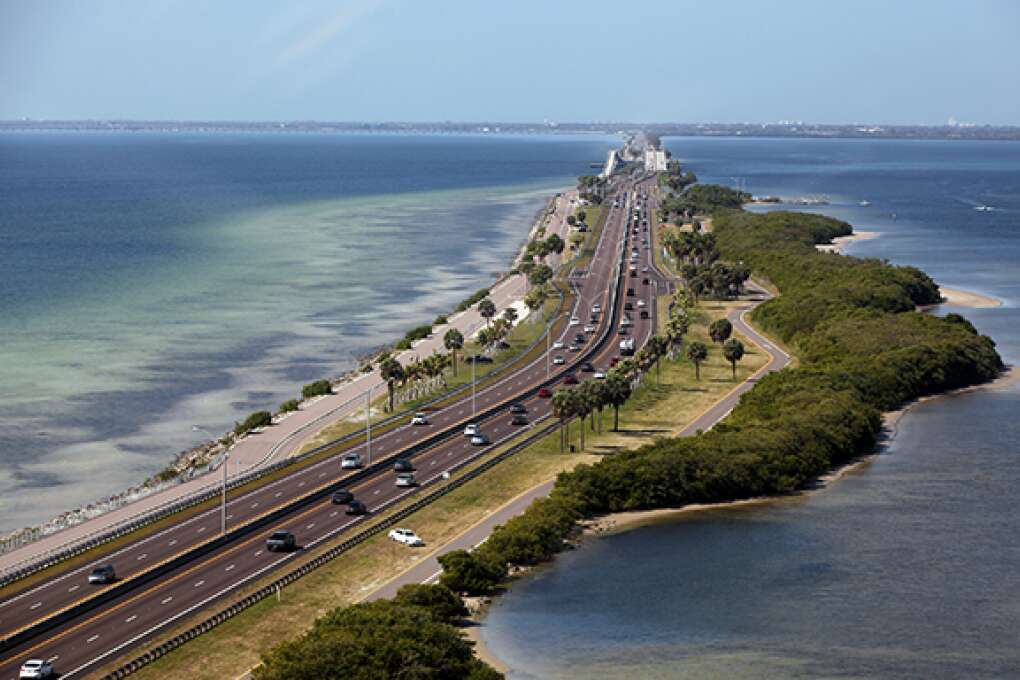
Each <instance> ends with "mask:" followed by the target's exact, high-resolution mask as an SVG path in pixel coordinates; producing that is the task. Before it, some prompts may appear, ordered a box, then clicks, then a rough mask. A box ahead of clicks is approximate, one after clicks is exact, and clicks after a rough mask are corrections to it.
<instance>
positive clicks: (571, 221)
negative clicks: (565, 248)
mask: <svg viewBox="0 0 1020 680" xmlns="http://www.w3.org/2000/svg"><path fill="white" fill-rule="evenodd" d="M567 224H569V225H570V226H572V227H573V226H574V225H576V224H577V218H576V217H574V216H573V215H567Z"/></svg>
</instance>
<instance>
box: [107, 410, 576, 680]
mask: <svg viewBox="0 0 1020 680" xmlns="http://www.w3.org/2000/svg"><path fill="white" fill-rule="evenodd" d="M557 427H559V424H558V423H555V422H554V423H551V424H549V425H546V426H544V427H543V428H541V429H540V430H538V431H536V432H534V433H532V434H531V435H530V436H529V437H528V438H527V439H525V440H524V441H522V442H519V443H517V444H515V445H513V446H512V447H510V448H509V449H507V450H506V451H504V452H502V453H500V454H498V455H496V456H493V457H492V458H490V459H489V460H487V461H485V462H484V463H482V464H481V465H479V466H478V467H476V468H474V469H473V470H471V471H469V472H467V473H465V474H464V475H462V476H460V477H458V478H456V479H454V480H452V481H451V482H450V483H448V484H446V485H445V486H443V488H441V489H437V490H435V491H433V492H431V493H429V494H427V495H426V496H423V497H422V498H419V499H418V500H416V501H415V502H413V503H411V504H410V505H408V506H407V507H405V508H402V509H401V510H398V511H397V512H395V513H394V514H392V515H391V516H389V517H387V518H386V519H384V520H382V521H380V522H379V523H377V524H375V525H373V526H371V527H369V528H368V529H365V530H364V531H361V532H359V533H357V534H355V535H354V536H351V537H350V538H348V539H347V540H345V541H343V542H341V543H339V544H338V545H336V546H334V547H332V548H330V549H329V550H327V551H326V552H324V553H323V554H321V555H319V556H318V557H316V558H314V559H312V560H310V561H308V562H306V563H305V564H303V565H301V566H300V567H297V568H295V569H292V570H291V571H289V572H288V573H286V574H284V575H283V576H280V577H279V578H277V579H275V580H273V581H272V582H271V583H269V584H267V585H265V586H263V587H261V588H259V589H258V590H256V591H255V592H254V593H252V594H250V595H248V596H246V597H244V598H242V599H240V600H238V601H237V602H235V603H234V604H232V605H230V606H228V607H226V608H224V609H222V610H220V611H219V612H217V613H216V614H213V615H212V616H209V617H207V618H206V619H204V620H203V621H201V622H199V623H197V624H195V625H193V626H191V627H190V628H188V629H187V630H185V631H184V632H182V633H179V634H177V635H175V636H174V637H172V638H170V639H169V640H166V641H164V642H162V643H160V644H158V645H156V646H155V647H153V648H151V649H149V650H148V651H147V652H145V653H143V654H141V655H139V656H137V657H135V658H134V659H132V660H131V661H128V662H127V663H125V664H123V665H121V666H120V667H118V668H116V669H114V670H113V671H111V672H109V673H107V674H106V675H104V676H103V680H120V679H121V678H126V677H127V676H129V675H131V674H132V673H135V672H137V671H139V670H141V669H142V668H143V667H145V666H147V665H149V664H150V663H152V662H153V661H155V660H156V659H159V658H160V657H162V656H164V655H166V654H168V653H169V652H172V651H173V650H175V649H177V648H178V647H180V646H181V645H183V644H184V643H186V642H189V641H190V640H193V639H194V638H196V637H198V636H199V635H202V634H203V633H207V632H209V631H210V630H212V629H213V628H215V627H217V626H219V625H220V624H222V623H224V622H226V621H228V620H230V619H232V618H233V617H235V616H237V615H238V614H240V613H241V612H243V611H244V610H246V609H248V608H249V607H251V606H252V605H254V604H256V603H257V602H261V601H262V600H264V599H266V598H267V597H270V596H272V595H275V594H276V593H277V592H278V591H279V590H280V589H282V588H284V587H286V586H288V585H290V584H292V583H294V582H295V581H297V580H298V579H299V578H301V577H303V576H306V575H308V574H310V573H311V572H313V571H315V570H316V569H318V568H319V567H322V566H324V565H326V564H328V563H329V562H332V561H333V560H335V559H336V558H337V557H340V556H341V555H343V554H344V553H346V552H347V551H349V550H351V549H352V548H354V547H356V546H358V545H360V544H362V543H364V542H365V541H367V540H368V539H370V538H372V537H373V536H376V535H378V534H380V533H382V532H383V531H385V530H386V529H389V528H390V527H392V526H393V525H394V524H396V523H397V522H400V521H401V520H403V519H405V518H407V517H408V516H410V515H412V514H413V513H415V512H417V511H418V510H421V509H422V508H424V507H425V506H427V505H429V504H431V503H433V502H435V501H436V500H438V499H440V498H442V497H443V496H445V495H446V494H448V493H450V492H451V491H453V490H455V489H457V488H459V487H461V486H463V485H464V484H466V483H467V482H469V481H471V480H473V479H475V478H477V477H479V476H480V475H481V474H482V473H484V472H487V471H489V470H490V469H492V468H493V467H495V466H496V465H498V464H499V463H501V462H503V461H504V460H506V459H507V458H509V457H510V456H512V455H514V454H516V453H519V452H520V451H523V450H524V449H525V448H527V447H528V446H530V445H531V444H533V443H534V442H536V441H538V440H539V439H541V438H542V437H544V436H546V435H548V434H550V433H551V432H553V431H555V430H556V428H557ZM470 462H471V461H464V463H463V465H467V464H468V463H470Z"/></svg>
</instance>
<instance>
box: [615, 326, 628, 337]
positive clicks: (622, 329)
mask: <svg viewBox="0 0 1020 680" xmlns="http://www.w3.org/2000/svg"><path fill="white" fill-rule="evenodd" d="M616 334H617V335H627V327H626V326H620V327H619V328H617V329H616Z"/></svg>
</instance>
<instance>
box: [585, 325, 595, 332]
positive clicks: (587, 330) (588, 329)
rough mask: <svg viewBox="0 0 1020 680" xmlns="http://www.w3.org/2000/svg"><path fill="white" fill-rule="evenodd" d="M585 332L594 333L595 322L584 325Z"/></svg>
mask: <svg viewBox="0 0 1020 680" xmlns="http://www.w3.org/2000/svg"><path fill="white" fill-rule="evenodd" d="M584 332H585V333H594V332H595V325H594V324H588V325H587V326H585V327H584Z"/></svg>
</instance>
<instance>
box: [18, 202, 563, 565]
mask: <svg viewBox="0 0 1020 680" xmlns="http://www.w3.org/2000/svg"><path fill="white" fill-rule="evenodd" d="M576 198H577V191H576V190H569V191H564V192H563V193H561V195H560V197H559V198H557V199H556V205H555V211H554V213H553V214H552V215H551V216H550V218H549V219H548V220H547V222H546V235H547V236H548V235H549V234H552V233H556V234H559V235H560V237H561V238H563V239H564V240H566V239H567V233H568V231H569V225H568V224H567V221H566V218H567V216H568V215H570V214H572V213H573V209H574V205H573V203H572V201H574V200H576ZM532 226H534V225H532ZM550 258H551V259H553V258H556V256H555V255H552V256H550ZM551 263H552V264H558V263H557V262H555V261H552V262H551ZM526 291H527V281H526V279H525V277H524V276H521V275H514V276H510V277H507V278H505V279H503V280H502V281H500V282H499V283H497V284H496V285H495V286H493V287H492V288H490V296H489V297H490V298H491V299H492V301H493V302H494V303H495V305H496V308H497V310H498V311H499V312H502V311H503V310H504V309H505V308H506V307H508V306H510V305H511V304H513V303H514V302H515V301H517V300H519V299H521V298H522V297H523V296H524V294H525V293H526ZM484 324H485V320H484V319H483V318H482V317H481V315H479V313H478V310H477V309H476V308H474V307H472V308H471V309H468V310H466V311H464V312H460V313H457V314H453V315H451V316H449V317H448V323H447V324H445V325H442V326H435V327H433V332H432V335H430V336H429V337H428V338H425V339H423V340H421V341H419V342H418V343H416V344H415V345H414V346H413V347H412V349H410V350H406V351H404V352H401V353H399V354H397V355H396V357H397V359H398V360H399V361H400V362H401V363H402V364H406V363H408V362H410V361H411V360H412V359H413V358H414V357H415V356H418V357H425V356H428V355H430V354H431V353H432V352H433V351H438V352H446V349H445V347H444V346H443V335H444V334H445V333H446V331H447V330H448V329H449V328H457V329H458V330H460V331H461V333H463V334H464V337H470V336H471V335H472V334H473V333H474V332H475V331H477V330H478V329H479V328H480V327H481V326H483V325H484ZM384 384H385V381H383V380H382V378H381V377H380V375H379V371H378V369H376V370H373V371H372V372H371V373H364V374H361V375H359V376H357V377H356V378H354V379H353V380H350V381H347V382H344V383H341V384H340V385H337V386H335V387H334V394H332V395H329V396H325V397H322V398H319V399H316V400H314V401H311V402H310V403H306V404H303V405H302V407H301V409H300V410H298V411H295V412H293V413H291V414H289V415H288V416H287V417H286V418H283V419H282V420H281V421H279V422H278V423H276V424H275V425H273V426H272V427H270V428H268V429H266V430H265V431H264V432H262V433H259V434H253V435H249V436H247V437H245V438H243V439H242V440H241V441H239V442H238V443H237V444H236V445H234V447H233V448H231V450H230V463H229V470H228V473H229V474H230V476H231V477H233V476H235V475H237V474H240V473H242V472H245V471H247V470H251V469H253V468H256V467H258V466H261V465H267V464H269V463H272V462H275V461H278V460H281V459H282V458H285V457H287V456H288V455H290V454H292V453H294V452H296V450H297V449H298V448H299V447H300V446H301V444H302V442H304V441H305V440H306V439H307V438H308V437H310V436H312V435H314V434H315V433H316V432H318V431H319V430H320V429H322V428H323V427H325V426H326V425H328V424H329V423H330V422H333V421H335V420H338V419H340V418H344V417H347V416H349V415H350V414H351V413H353V412H355V411H356V410H358V409H359V408H363V406H364V402H365V397H366V393H367V392H368V391H369V390H372V393H371V394H372V395H373V396H374V395H377V394H382V393H383V390H385V387H384ZM220 474H221V473H220V472H219V471H218V470H217V471H213V472H210V473H207V474H204V475H202V476H199V477H196V478H194V479H192V480H190V481H187V482H184V483H182V484H178V485H176V486H173V487H169V488H167V489H163V490H161V491H157V492H155V493H152V494H150V495H148V496H145V497H143V498H140V499H138V500H136V501H133V502H131V503H128V504H126V505H123V506H121V507H119V508H117V509H115V510H111V511H110V512H107V513H105V514H103V515H100V516H98V517H94V518H92V519H89V520H87V521H85V522H82V523H81V524H77V525H75V526H73V527H69V528H67V529H63V530H61V531H58V532H56V533H53V534H50V535H48V536H45V537H43V538H41V539H39V540H38V541H35V542H33V543H29V544H27V545H24V546H22V547H20V548H18V549H17V550H13V551H11V552H8V553H5V554H3V555H0V572H2V571H4V570H6V569H9V568H12V567H15V566H17V565H21V564H23V563H25V562H27V561H32V560H36V559H38V558H40V557H42V556H45V555H47V554H49V553H51V552H54V551H56V550H59V549H61V548H62V547H64V546H66V545H67V544H69V543H75V542H78V541H80V540H83V539H86V538H88V537H89V536H92V535H95V534H98V533H102V532H103V531H106V530H107V529H109V528H110V527H113V526H116V525H119V524H122V523H124V522H127V521H130V520H131V519H132V518H134V517H137V516H138V515H140V514H142V513H145V512H148V511H150V510H153V509H156V508H159V507H162V506H164V505H167V504H170V503H173V502H175V501H177V500H179V499H182V498H185V497H187V496H190V495H192V494H194V493H197V492H199V491H202V490H205V489H208V488H211V487H214V486H218V485H219V484H220V483H221V477H220Z"/></svg>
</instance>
